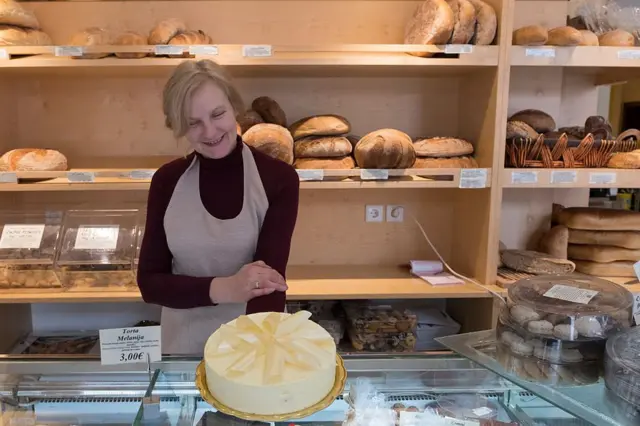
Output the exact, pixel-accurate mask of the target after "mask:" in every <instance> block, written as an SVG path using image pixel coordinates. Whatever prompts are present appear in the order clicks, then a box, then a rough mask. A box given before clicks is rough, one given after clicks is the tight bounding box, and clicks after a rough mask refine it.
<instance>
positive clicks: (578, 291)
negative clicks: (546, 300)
mask: <svg viewBox="0 0 640 426" xmlns="http://www.w3.org/2000/svg"><path fill="white" fill-rule="evenodd" d="M598 293H599V292H597V291H595V290H587V289H582V288H577V287H571V286H568V285H562V284H556V285H554V286H553V287H551V288H550V289H549V290H547V292H546V293H545V294H543V296H545V297H550V298H551V299H560V300H566V301H567V302H574V303H580V304H582V305H588V304H589V302H590V301H591V299H593V298H594V297H595V296H596V295H597V294H598Z"/></svg>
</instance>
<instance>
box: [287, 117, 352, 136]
mask: <svg viewBox="0 0 640 426" xmlns="http://www.w3.org/2000/svg"><path fill="white" fill-rule="evenodd" d="M289 131H290V132H291V135H292V136H293V139H294V140H298V139H301V138H304V137H305V136H338V135H344V134H346V133H349V132H350V131H351V124H350V123H349V121H347V119H346V118H344V117H342V116H339V115H334V114H326V115H313V116H309V117H304V118H301V119H300V120H298V121H296V122H294V123H293V124H292V125H291V126H289Z"/></svg>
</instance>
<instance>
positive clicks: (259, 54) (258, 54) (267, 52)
mask: <svg viewBox="0 0 640 426" xmlns="http://www.w3.org/2000/svg"><path fill="white" fill-rule="evenodd" d="M272 55H273V52H272V49H271V45H270V44H247V45H244V46H242V56H246V57H250V58H266V57H268V56H272Z"/></svg>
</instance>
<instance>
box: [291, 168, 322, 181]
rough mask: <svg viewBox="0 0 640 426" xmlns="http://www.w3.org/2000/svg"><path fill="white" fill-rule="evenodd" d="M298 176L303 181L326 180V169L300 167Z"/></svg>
mask: <svg viewBox="0 0 640 426" xmlns="http://www.w3.org/2000/svg"><path fill="white" fill-rule="evenodd" d="M296 172H298V177H299V178H300V180H301V181H308V180H324V170H322V169H298V170H296Z"/></svg>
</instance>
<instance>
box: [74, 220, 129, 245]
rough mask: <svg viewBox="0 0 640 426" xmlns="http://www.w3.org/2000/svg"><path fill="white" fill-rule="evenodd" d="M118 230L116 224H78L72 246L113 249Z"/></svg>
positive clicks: (116, 242) (116, 240) (116, 241)
mask: <svg viewBox="0 0 640 426" xmlns="http://www.w3.org/2000/svg"><path fill="white" fill-rule="evenodd" d="M119 232H120V227H119V226H118V225H107V226H80V227H79V228H78V233H77V234H76V242H75V245H74V246H73V247H74V248H75V249H77V250H115V249H116V246H117V244H118V234H119Z"/></svg>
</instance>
